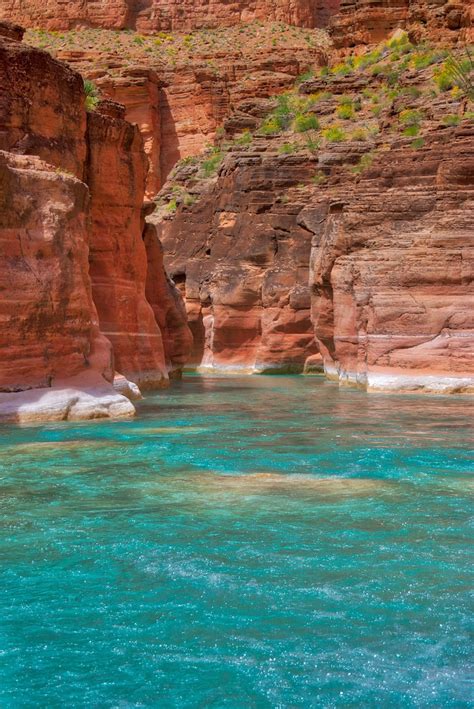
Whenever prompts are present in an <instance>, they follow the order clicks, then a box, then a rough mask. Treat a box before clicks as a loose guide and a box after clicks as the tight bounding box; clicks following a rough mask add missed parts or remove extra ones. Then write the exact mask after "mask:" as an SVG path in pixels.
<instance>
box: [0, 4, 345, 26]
mask: <svg viewBox="0 0 474 709" xmlns="http://www.w3.org/2000/svg"><path fill="white" fill-rule="evenodd" d="M338 4H339V2H338V0H315V1H312V0H237V1H236V2H232V3H229V2H226V0H145V2H143V0H69V1H68V2H67V3H64V2H61V0H43V1H42V2H41V1H40V0H23V1H22V2H21V3H18V2H17V0H0V18H4V19H8V20H12V21H15V22H21V23H22V24H24V25H25V26H27V27H43V28H47V29H59V30H66V29H70V28H73V27H78V26H79V27H83V26H86V27H87V26H91V27H106V28H109V29H113V28H116V29H124V28H131V29H136V30H138V31H141V32H147V31H148V32H156V31H158V30H191V29H195V28H202V27H223V26H229V25H234V24H237V23H239V22H248V21H251V20H255V19H260V20H269V21H280V22H286V23H287V24H293V25H300V26H303V27H315V26H323V25H324V24H326V22H327V20H328V17H329V15H330V14H331V13H332V12H334V11H336V10H337V6H338Z"/></svg>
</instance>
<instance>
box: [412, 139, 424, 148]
mask: <svg viewBox="0 0 474 709" xmlns="http://www.w3.org/2000/svg"><path fill="white" fill-rule="evenodd" d="M424 144H425V141H424V139H423V138H416V140H414V141H412V143H411V147H412V148H413V150H419V149H420V148H422V147H423V146H424Z"/></svg>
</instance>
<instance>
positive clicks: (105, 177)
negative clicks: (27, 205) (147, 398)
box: [87, 102, 168, 387]
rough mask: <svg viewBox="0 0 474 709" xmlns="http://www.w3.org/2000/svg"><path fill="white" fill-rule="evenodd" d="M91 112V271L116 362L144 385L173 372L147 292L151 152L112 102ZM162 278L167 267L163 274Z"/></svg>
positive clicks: (156, 382)
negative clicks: (145, 234) (145, 212)
mask: <svg viewBox="0 0 474 709" xmlns="http://www.w3.org/2000/svg"><path fill="white" fill-rule="evenodd" d="M104 108H105V112H106V113H109V115H103V114H102V113H101V111H102V110H104V109H102V108H101V106H100V105H99V107H98V110H97V111H96V112H93V113H90V114H88V129H87V142H88V146H89V152H88V164H87V183H88V185H89V190H90V194H91V204H90V217H91V225H90V254H89V260H90V277H91V281H92V292H93V297H94V302H95V304H96V306H97V311H98V314H99V322H100V329H101V331H102V332H103V334H104V335H105V336H106V337H107V338H108V339H109V340H110V342H111V343H112V345H113V351H114V358H115V368H116V369H117V370H118V371H119V372H121V373H122V374H123V375H125V376H126V377H127V378H128V379H130V380H131V381H133V382H136V383H137V384H138V385H140V386H142V387H143V386H145V387H153V386H160V385H162V384H163V383H165V382H166V380H167V379H168V375H167V370H166V365H165V359H164V350H163V341H162V336H161V331H160V328H159V325H158V323H157V322H156V319H155V316H154V314H153V310H152V308H151V306H150V304H149V303H148V302H147V299H146V297H145V284H146V278H147V268H148V265H147V256H146V251H145V245H144V243H143V238H142V229H143V224H142V220H141V208H142V204H143V195H144V191H145V178H146V157H145V153H144V151H143V143H142V139H141V135H140V132H139V130H138V128H137V126H132V125H131V124H130V123H128V122H127V121H125V120H124V119H123V118H122V117H120V115H117V112H116V115H115V117H113V116H111V115H110V113H111V111H110V104H109V102H106V104H105V107H104ZM160 277H161V274H160Z"/></svg>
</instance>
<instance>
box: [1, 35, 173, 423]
mask: <svg viewBox="0 0 474 709" xmlns="http://www.w3.org/2000/svg"><path fill="white" fill-rule="evenodd" d="M20 38H21V30H20V29H19V28H15V27H14V26H12V25H11V24H10V25H9V24H6V25H5V24H4V25H0V107H1V113H0V150H1V160H0V180H1V186H2V191H1V208H0V235H1V236H0V238H1V241H2V259H1V262H0V273H1V275H0V284H1V286H0V287H1V290H2V293H3V296H2V306H1V320H2V334H1V339H0V349H1V357H0V392H2V393H0V418H2V419H5V418H6V419H10V420H19V421H25V420H32V419H45V418H46V419H55V420H56V419H68V418H76V419H77V418H95V417H104V416H130V415H132V414H133V412H134V408H133V405H132V404H131V403H130V401H129V400H128V399H127V398H125V397H124V396H122V395H121V394H119V393H117V392H116V391H114V389H113V387H112V382H113V380H114V376H115V373H116V370H117V369H118V370H119V372H120V374H121V375H123V374H125V375H126V376H129V377H131V378H134V379H135V380H138V381H139V382H140V383H144V384H153V385H157V384H163V383H166V381H167V379H168V366H167V361H166V360H167V356H166V353H165V351H164V346H163V339H162V335H161V330H160V327H159V325H158V324H157V322H156V319H155V314H154V309H155V310H159V307H160V306H159V303H157V302H155V303H154V308H152V306H151V305H149V304H148V302H147V300H146V295H145V287H146V282H147V279H150V278H153V276H152V274H149V273H148V270H149V269H148V262H147V257H146V249H145V244H144V241H143V236H142V231H143V228H144V219H143V216H142V204H143V197H144V187H145V178H146V158H145V154H144V152H143V146H142V139H141V136H140V133H139V131H138V129H137V128H136V127H134V126H131V125H130V124H129V123H127V122H126V121H125V120H124V119H123V113H124V108H123V107H121V106H117V105H115V104H111V103H110V102H104V103H103V104H102V105H101V106H99V107H98V112H97V113H96V114H89V115H87V114H86V111H85V96H84V90H83V82H82V79H81V77H80V75H78V74H77V73H75V72H74V71H72V70H71V69H69V68H68V67H67V66H66V65H63V64H61V63H59V62H57V61H55V60H54V59H52V58H51V57H50V55H49V54H47V53H46V52H42V51H39V50H36V49H32V48H30V47H28V46H26V45H23V44H21V42H20V41H19V40H20ZM155 278H156V279H157V280H158V282H163V283H164V284H166V288H168V289H171V285H170V284H169V282H168V280H167V278H166V275H165V274H164V271H163V270H162V271H161V272H159V273H157V274H155ZM168 310H169V304H168V303H167V304H166V307H165V309H164V312H165V314H166V312H167V311H168ZM177 312H178V311H177ZM178 325H179V327H180V328H181V330H182V328H183V327H186V325H185V323H184V319H183V321H182V322H181V323H178ZM104 331H105V332H106V335H105V334H104ZM180 336H181V337H182V335H180ZM170 337H171V339H172V333H171V336H170V332H169V331H168V332H167V338H168V341H169V340H170ZM168 359H169V357H168ZM170 366H171V365H170ZM117 381H119V382H120V387H121V389H122V390H123V391H126V392H127V393H128V394H129V395H131V396H138V390H137V387H136V386H135V384H134V383H133V382H132V383H131V384H127V381H126V379H125V378H124V377H123V376H121V377H118V379H117Z"/></svg>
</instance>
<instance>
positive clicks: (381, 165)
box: [301, 127, 474, 391]
mask: <svg viewBox="0 0 474 709" xmlns="http://www.w3.org/2000/svg"><path fill="white" fill-rule="evenodd" d="M473 178H474V131H473V130H472V128H471V129H469V128H467V127H460V128H457V129H454V128H452V129H449V131H446V130H441V131H439V133H434V134H433V136H432V137H431V139H430V141H429V143H427V145H426V146H425V147H424V148H423V149H422V150H420V151H418V152H417V153H416V155H413V153H412V152H411V151H410V150H407V149H406V148H405V149H403V148H397V147H394V148H393V149H392V150H391V151H390V152H388V153H386V154H385V157H384V159H383V160H380V161H377V163H374V166H373V167H371V168H370V170H369V171H368V172H367V173H366V174H364V177H363V179H362V180H361V181H360V182H359V184H358V185H357V186H355V187H353V188H348V186H346V187H345V189H344V188H342V189H341V188H339V189H336V188H334V189H330V190H329V191H328V192H329V193H328V194H326V195H325V198H324V199H320V200H319V201H318V200H315V202H314V203H313V204H312V205H311V206H310V207H308V208H307V209H306V210H305V211H304V212H303V213H302V215H301V218H302V220H303V223H305V224H306V226H307V227H308V228H310V229H312V230H313V232H314V237H313V249H312V258H311V284H312V293H313V295H312V310H313V322H314V328H315V334H316V339H317V341H318V344H319V347H320V350H321V353H322V354H323V358H324V363H325V369H326V372H327V373H328V375H329V376H330V377H331V378H335V379H337V380H338V381H339V382H341V383H343V384H344V383H351V384H358V385H359V386H362V387H364V388H367V389H402V390H403V389H407V390H410V389H418V388H420V389H421V388H424V389H427V390H433V391H467V390H469V391H474V291H473V288H472V284H473V283H474V242H473V238H472V235H473V234H474V221H473V214H474V179H473Z"/></svg>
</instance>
